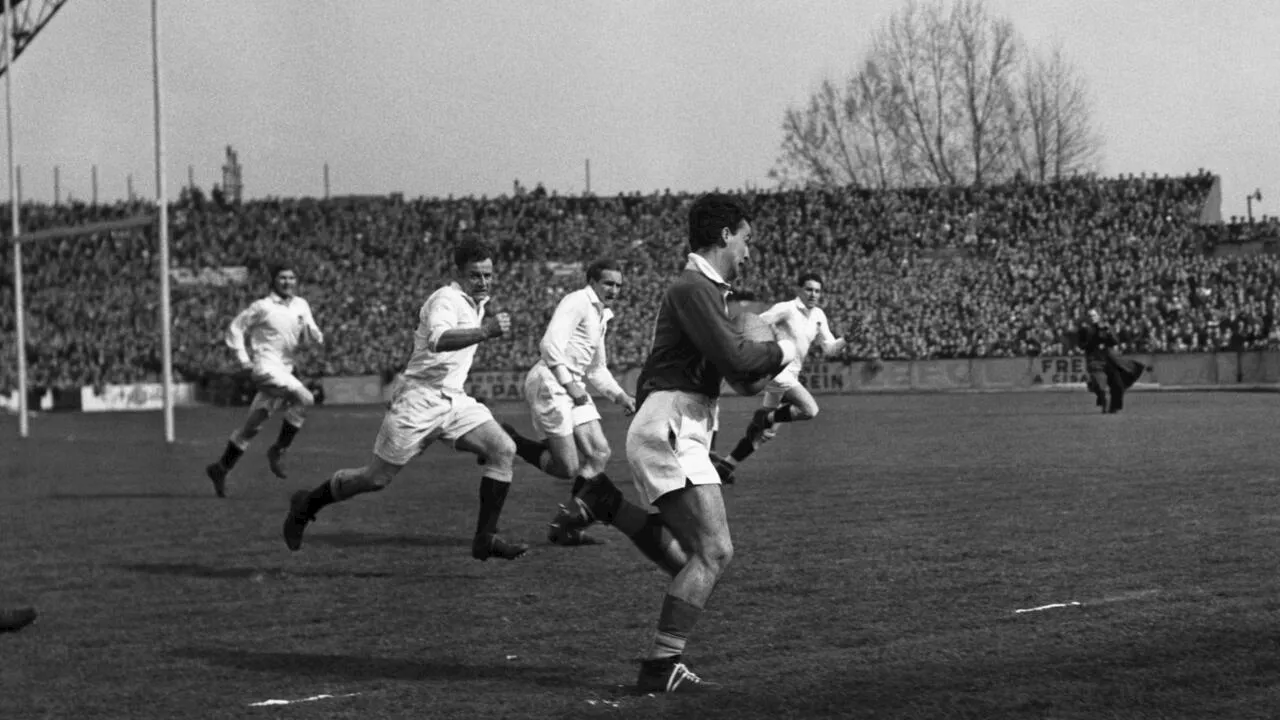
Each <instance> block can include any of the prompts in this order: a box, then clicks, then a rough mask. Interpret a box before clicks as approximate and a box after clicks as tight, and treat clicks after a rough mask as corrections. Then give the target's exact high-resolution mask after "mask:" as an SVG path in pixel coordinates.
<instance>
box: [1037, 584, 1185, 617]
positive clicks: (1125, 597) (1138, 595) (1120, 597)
mask: <svg viewBox="0 0 1280 720" xmlns="http://www.w3.org/2000/svg"><path fill="white" fill-rule="evenodd" d="M1159 594H1160V590H1158V589H1156V588H1151V589H1148V590H1130V591H1129V592H1122V593H1118V594H1116V595H1107V596H1106V597H1100V598H1097V599H1094V600H1086V601H1084V602H1080V601H1078V600H1072V601H1071V602H1064V603H1049V604H1048V605H1040V606H1037V607H1030V608H1019V609H1017V610H1014V611H1013V612H1014V614H1015V615H1020V614H1022V613H1031V612H1041V611H1043V610H1056V609H1058V608H1067V607H1084V606H1086V605H1088V606H1093V605H1108V604H1110V603H1118V602H1129V601H1132V600H1142V599H1143V598H1149V597H1152V596H1154V595H1159Z"/></svg>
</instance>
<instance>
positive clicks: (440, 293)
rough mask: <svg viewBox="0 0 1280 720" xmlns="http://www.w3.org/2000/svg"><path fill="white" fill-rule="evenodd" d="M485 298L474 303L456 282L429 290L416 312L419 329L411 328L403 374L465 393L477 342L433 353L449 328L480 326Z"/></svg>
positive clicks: (442, 387) (486, 300) (445, 388)
mask: <svg viewBox="0 0 1280 720" xmlns="http://www.w3.org/2000/svg"><path fill="white" fill-rule="evenodd" d="M487 302H488V299H487V298H486V299H485V300H481V301H480V302H478V303H477V302H476V301H475V300H474V299H473V298H472V297H471V296H470V295H467V294H466V293H465V292H463V291H462V286H461V285H459V284H458V283H456V282H452V283H449V284H448V285H445V286H444V287H442V288H440V289H439V290H436V291H435V292H433V293H431V297H429V298H427V301H426V302H425V303H423V304H422V309H421V310H419V311H418V328H417V329H416V330H414V331H413V355H411V356H410V357H409V364H408V365H406V366H405V369H404V376H405V377H407V378H413V379H415V380H421V381H423V382H427V383H430V384H431V385H433V386H435V387H438V388H441V389H444V390H452V391H455V392H459V393H461V392H465V384H466V381H467V373H469V372H471V363H472V361H473V360H475V357H476V347H477V345H478V343H477V344H476V345H469V346H467V347H464V348H462V349H461V350H447V351H443V352H436V343H438V342H439V341H440V336H441V335H443V334H444V333H445V332H446V331H448V330H455V329H463V330H465V329H470V328H478V327H480V321H481V320H483V319H484V306H485V303H487Z"/></svg>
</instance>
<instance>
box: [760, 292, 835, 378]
mask: <svg viewBox="0 0 1280 720" xmlns="http://www.w3.org/2000/svg"><path fill="white" fill-rule="evenodd" d="M760 317H761V319H763V320H764V321H765V322H767V323H769V324H770V325H772V326H774V328H776V329H777V332H778V335H779V336H780V337H784V338H788V339H789V340H791V341H792V342H794V343H795V344H796V357H795V359H794V360H792V361H791V363H790V364H789V365H787V367H786V370H790V371H793V372H799V371H800V369H801V368H802V367H804V359H805V356H807V355H808V354H809V348H810V347H811V346H812V345H813V342H814V340H820V341H821V343H822V351H823V352H824V353H827V354H831V353H834V352H839V351H840V349H841V348H843V347H844V345H845V342H844V338H840V339H838V340H837V339H836V337H835V336H834V335H832V334H831V325H830V323H828V322H827V314H826V313H824V312H823V311H822V308H820V307H815V308H806V307H805V306H804V302H803V301H801V300H800V298H796V299H795V300H787V301H784V302H780V303H778V304H776V305H774V306H773V307H771V308H769V309H768V310H765V311H764V312H762V313H760Z"/></svg>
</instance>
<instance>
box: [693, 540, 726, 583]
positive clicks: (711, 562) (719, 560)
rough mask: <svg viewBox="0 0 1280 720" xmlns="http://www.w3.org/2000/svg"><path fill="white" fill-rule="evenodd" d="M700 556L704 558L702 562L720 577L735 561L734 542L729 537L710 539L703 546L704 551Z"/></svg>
mask: <svg viewBox="0 0 1280 720" xmlns="http://www.w3.org/2000/svg"><path fill="white" fill-rule="evenodd" d="M698 554H699V555H701V556H702V561H703V562H704V563H706V565H707V567H708V568H709V569H710V570H711V571H712V572H714V573H715V574H717V575H719V574H720V573H722V572H724V570H725V568H727V567H729V563H730V562H732V561H733V541H732V540H730V539H729V536H728V535H725V536H723V537H722V536H719V535H717V536H715V537H712V538H708V540H707V541H706V542H705V543H703V545H702V551H701V552H700V553H698Z"/></svg>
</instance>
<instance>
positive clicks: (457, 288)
mask: <svg viewBox="0 0 1280 720" xmlns="http://www.w3.org/2000/svg"><path fill="white" fill-rule="evenodd" d="M448 287H450V288H452V289H453V290H454V292H456V293H458V294H459V295H461V296H462V297H464V298H466V299H467V302H469V303H471V306H472V307H474V308H475V309H476V312H479V313H483V312H484V306H485V305H486V304H487V303H488V302H489V301H490V300H492V299H493V296H492V295H490V296H489V297H486V298H485V299H483V300H481V301H479V302H476V299H475V298H473V297H471V296H470V295H468V294H467V291H466V290H463V289H462V285H461V283H459V282H458V281H457V280H452V281H450V282H449V285H448Z"/></svg>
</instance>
